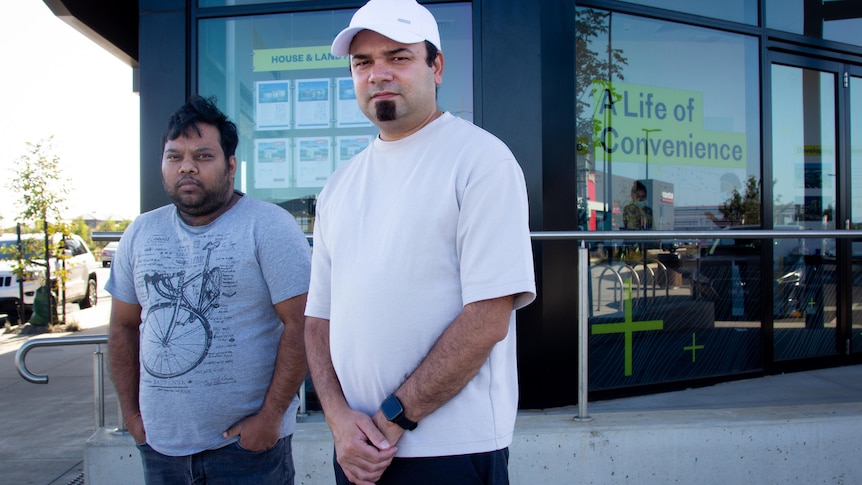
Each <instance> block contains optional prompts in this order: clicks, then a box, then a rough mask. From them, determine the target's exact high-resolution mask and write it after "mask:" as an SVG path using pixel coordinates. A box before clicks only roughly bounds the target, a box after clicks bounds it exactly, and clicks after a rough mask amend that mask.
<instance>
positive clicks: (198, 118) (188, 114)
mask: <svg viewBox="0 0 862 485" xmlns="http://www.w3.org/2000/svg"><path fill="white" fill-rule="evenodd" d="M200 123H206V124H209V125H213V126H215V127H216V128H217V129H218V132H219V138H220V139H221V148H222V151H223V152H224V156H225V160H227V159H228V158H230V157H232V156H233V155H235V154H236V146H237V145H238V144H239V135H237V131H236V125H235V124H233V122H232V121H230V120H229V119H228V118H227V116H226V115H225V114H224V113H222V112H221V111H220V110H219V109H218V107H217V106H216V100H215V98H204V97H202V96H199V95H197V94H194V95H192V96H191V97H190V98H189V100H188V101H187V102H186V104H184V105H183V106H182V107H181V108H180V109H178V110H176V111H175V112H174V114H172V115H171V117H170V118H168V127H167V129H166V130H165V133H164V134H163V135H162V148H164V146H165V143H167V142H168V140H176V139H177V138H179V137H180V136H181V135H185V136H188V135H189V134H191V132H194V133H196V134H197V135H198V136H200V134H201V132H200V129H199V128H198V125H199V124H200Z"/></svg>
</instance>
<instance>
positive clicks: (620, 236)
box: [15, 229, 862, 432]
mask: <svg viewBox="0 0 862 485" xmlns="http://www.w3.org/2000/svg"><path fill="white" fill-rule="evenodd" d="M118 234H121V233H102V234H99V239H100V240H116V239H119V237H117V236H118ZM730 235H732V236H733V238H735V239H775V238H823V239H831V238H835V239H847V238H862V231H860V230H849V229H848V230H796V231H788V230H765V229H751V230H739V231H728V230H719V231H542V232H531V233H530V238H531V239H533V240H536V241H554V240H571V241H580V243H581V244H580V248H579V252H578V265H579V270H578V272H579V280H580V282H581V284H580V288H579V291H580V295H579V297H580V302H581V303H580V305H579V312H578V313H579V314H580V315H579V318H578V327H579V329H578V335H579V339H578V340H579V343H578V345H579V349H578V416H577V417H576V418H575V419H576V420H579V421H589V420H590V419H591V418H590V417H589V415H588V414H587V393H588V387H587V376H588V374H589V371H588V368H587V352H588V327H589V318H588V315H589V309H588V307H587V305H588V303H587V302H588V298H589V295H588V293H587V287H588V284H587V282H588V278H589V273H588V272H589V252H588V251H587V248H586V247H585V242H586V241H600V240H608V239H613V240H636V241H645V240H655V239H682V240H692V239H722V238H727V237H728V236H730ZM115 237H116V239H114V238H115ZM306 237H307V238H308V239H309V241H310V240H311V235H307V236H306ZM653 291H655V290H653ZM107 342H108V337H107V335H92V336H72V337H56V338H38V339H32V340H29V341H27V342H25V343H24V344H23V345H21V347H20V348H19V349H18V352H17V353H16V355H15V367H16V368H17V369H18V373H19V374H20V375H21V377H23V378H24V379H25V380H27V381H29V382H32V383H34V384H47V383H48V376H47V375H36V374H33V373H32V372H30V371H29V370H28V369H27V365H26V356H27V353H28V352H29V351H30V350H32V349H34V348H36V347H54V346H62V345H84V344H87V345H93V344H95V345H101V344H106V343H107ZM93 386H94V399H95V407H96V411H95V415H96V423H97V424H98V426H100V427H101V426H104V425H105V391H104V354H103V353H102V351H101V347H98V348H97V350H96V352H95V354H94V361H93ZM299 394H300V396H299V397H300V407H299V412H300V414H304V413H306V405H305V404H306V403H305V385H303V386H301V387H300V393H299ZM117 408H118V413H117V414H118V422H119V425H118V427H117V430H118V431H119V432H123V431H125V426H123V417H122V414H121V411H120V409H119V408H120V406H119V405H118V406H117Z"/></svg>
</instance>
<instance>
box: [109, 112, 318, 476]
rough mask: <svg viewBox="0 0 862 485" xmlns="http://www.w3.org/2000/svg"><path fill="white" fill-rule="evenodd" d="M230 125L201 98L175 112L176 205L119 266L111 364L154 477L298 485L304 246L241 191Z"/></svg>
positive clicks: (157, 215)
mask: <svg viewBox="0 0 862 485" xmlns="http://www.w3.org/2000/svg"><path fill="white" fill-rule="evenodd" d="M237 142H238V137H237V133H236V127H235V125H234V124H233V123H232V122H231V121H229V120H228V119H227V117H226V116H225V115H224V114H222V113H221V112H220V111H219V110H218V108H216V106H215V104H214V103H213V102H212V101H210V100H206V99H204V98H201V97H199V96H193V97H192V98H191V99H190V100H189V102H188V103H187V104H186V105H184V106H183V107H182V108H180V109H179V110H178V111H177V112H176V113H174V115H172V116H171V118H170V121H169V124H168V129H167V131H166V132H165V135H164V137H163V147H164V152H163V157H162V179H163V182H164V186H165V190H166V191H167V192H168V195H169V196H170V198H171V200H172V201H173V204H172V205H167V206H164V207H161V208H159V209H156V210H153V211H151V212H148V213H145V214H142V215H140V216H139V217H138V218H137V219H136V220H135V221H134V222H133V223H132V224H131V225H130V226H129V228H128V229H127V230H126V232H125V233H124V234H123V237H122V239H121V241H120V245H119V247H118V249H117V254H116V257H115V259H114V261H113V263H112V265H111V277H110V279H109V280H108V283H107V285H106V289H107V290H108V291H109V292H110V293H111V295H112V297H113V300H112V308H111V325H110V330H109V336H108V346H109V357H110V365H111V372H112V376H113V379H114V383H115V386H116V388H117V393H118V395H119V399H120V406H121V408H122V412H123V416H124V419H125V424H126V427H127V428H128V429H129V432H130V433H131V435H132V436H133V437H134V438H135V441H136V443H137V444H138V448H139V450H140V453H141V458H142V461H143V465H144V476H145V479H146V481H147V483H148V484H151V485H152V484H155V483H170V484H177V483H189V484H191V483H206V481H207V480H211V481H212V480H214V481H217V482H219V483H222V482H225V483H279V484H281V483H293V475H294V470H293V460H292V455H291V442H290V438H291V436H292V434H293V431H294V427H295V424H296V410H297V408H298V406H299V401H298V399H297V397H296V393H297V390H298V389H299V386H300V385H301V384H302V382H303V381H304V379H305V376H306V370H307V369H306V364H305V352H304V346H303V343H302V342H303V340H302V338H303V310H304V307H305V301H306V293H307V292H308V284H309V273H310V251H309V247H308V243H307V241H306V239H305V235H304V234H303V233H302V231H301V230H300V229H299V226H298V225H297V224H296V221H295V220H294V219H293V217H292V216H291V215H290V214H289V213H288V212H287V211H285V210H283V209H281V208H279V207H277V206H275V205H273V204H270V203H267V202H262V201H259V200H255V199H252V198H251V197H248V196H245V195H243V194H242V193H240V192H237V191H235V190H234V188H233V187H234V174H235V171H236V157H235V155H234V153H235V150H236V145H237Z"/></svg>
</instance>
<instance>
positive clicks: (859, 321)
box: [850, 76, 862, 354]
mask: <svg viewBox="0 0 862 485" xmlns="http://www.w3.org/2000/svg"><path fill="white" fill-rule="evenodd" d="M850 180H851V182H850V228H851V229H856V230H859V229H862V77H857V76H850ZM850 256H851V258H852V261H853V266H852V268H853V270H852V271H853V272H852V276H851V278H852V284H851V290H850V291H851V298H852V300H853V301H854V302H862V240H859V239H854V240H853V241H852V242H851V246H850ZM851 311H852V318H851V322H852V331H853V336H852V341H853V353H854V354H856V353H862V306H860V305H859V304H858V303H855V304H854V305H853V309H852V310H851Z"/></svg>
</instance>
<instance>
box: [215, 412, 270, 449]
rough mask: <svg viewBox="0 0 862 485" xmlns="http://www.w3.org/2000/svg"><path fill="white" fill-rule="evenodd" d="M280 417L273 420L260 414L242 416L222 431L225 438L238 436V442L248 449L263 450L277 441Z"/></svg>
mask: <svg viewBox="0 0 862 485" xmlns="http://www.w3.org/2000/svg"><path fill="white" fill-rule="evenodd" d="M280 434H281V419H278V420H273V419H268V418H266V417H264V416H263V415H261V414H255V415H252V416H249V417H247V418H244V419H243V420H241V421H240V422H238V423H236V424H235V425H233V426H231V427H230V428H229V429H228V430H227V431H225V432H224V435H223V436H224V437H225V439H227V438H231V437H233V436H239V444H240V446H242V447H243V448H244V449H246V450H248V451H254V452H257V451H265V450H268V449H270V448H272V447H273V446H275V444H276V443H277V442H278V438H279V435H280Z"/></svg>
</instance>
